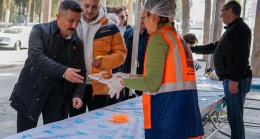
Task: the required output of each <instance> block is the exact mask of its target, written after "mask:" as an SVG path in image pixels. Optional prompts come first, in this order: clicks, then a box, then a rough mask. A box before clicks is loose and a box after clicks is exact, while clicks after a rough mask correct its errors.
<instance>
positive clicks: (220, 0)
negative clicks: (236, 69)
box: [210, 0, 225, 69]
mask: <svg viewBox="0 0 260 139" xmlns="http://www.w3.org/2000/svg"><path fill="white" fill-rule="evenodd" d="M224 3H225V0H216V10H215V17H214V18H215V21H214V31H213V40H212V42H216V41H218V40H219V39H220V36H221V32H222V20H221V18H220V11H221V9H222V7H223V5H224ZM213 61H214V59H213V55H212V56H211V62H210V68H211V69H215V67H214V63H213Z"/></svg>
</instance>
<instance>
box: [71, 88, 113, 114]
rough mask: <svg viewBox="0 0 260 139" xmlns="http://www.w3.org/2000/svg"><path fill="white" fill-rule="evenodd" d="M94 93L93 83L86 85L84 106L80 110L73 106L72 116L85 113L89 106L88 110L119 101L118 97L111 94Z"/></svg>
mask: <svg viewBox="0 0 260 139" xmlns="http://www.w3.org/2000/svg"><path fill="white" fill-rule="evenodd" d="M92 93H93V89H92V85H86V87H85V94H84V98H83V106H82V107H81V108H80V109H78V110H77V109H74V108H73V109H72V110H71V112H70V116H76V115H79V114H82V113H85V112H86V108H87V106H88V110H89V111H92V110H95V109H99V108H102V107H106V106H108V105H112V104H115V103H117V102H118V100H117V99H116V98H110V97H109V95H95V96H94V97H93V95H92Z"/></svg>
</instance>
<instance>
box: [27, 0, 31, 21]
mask: <svg viewBox="0 0 260 139" xmlns="http://www.w3.org/2000/svg"><path fill="white" fill-rule="evenodd" d="M31 2H32V1H31V0H28V7H27V19H26V24H27V25H28V23H29V22H30V14H31Z"/></svg>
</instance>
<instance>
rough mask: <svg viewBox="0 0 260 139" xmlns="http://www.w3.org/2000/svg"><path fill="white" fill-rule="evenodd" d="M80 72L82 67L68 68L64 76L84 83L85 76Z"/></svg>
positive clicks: (72, 80)
mask: <svg viewBox="0 0 260 139" xmlns="http://www.w3.org/2000/svg"><path fill="white" fill-rule="evenodd" d="M79 72H80V69H74V68H67V70H66V71H65V73H64V78H65V79H66V80H67V81H70V82H72V83H83V82H84V81H83V80H84V77H82V76H81V75H79V74H77V73H79Z"/></svg>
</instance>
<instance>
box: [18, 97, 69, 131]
mask: <svg viewBox="0 0 260 139" xmlns="http://www.w3.org/2000/svg"><path fill="white" fill-rule="evenodd" d="M67 117H68V116H67V115H66V114H65V104H64V95H63V93H59V94H50V95H49V96H48V99H47V101H46V103H45V105H44V108H43V110H42V118H43V124H48V123H52V122H56V121H60V120H63V119H65V118H67ZM36 126H37V122H34V121H31V120H29V119H27V118H26V117H24V116H23V115H22V114H21V113H19V112H18V113H17V133H19V132H22V131H25V130H28V129H31V128H34V127H36Z"/></svg>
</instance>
